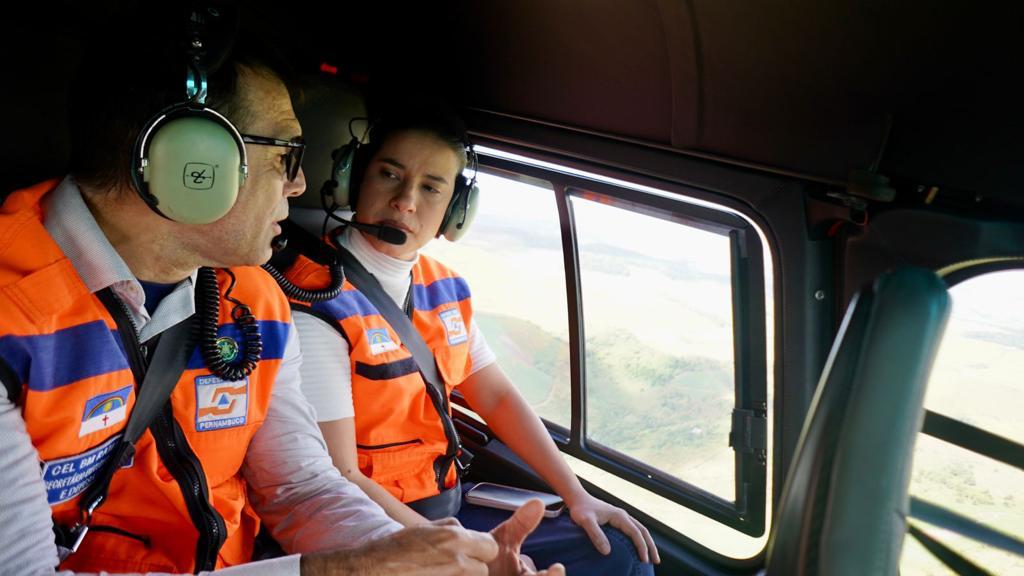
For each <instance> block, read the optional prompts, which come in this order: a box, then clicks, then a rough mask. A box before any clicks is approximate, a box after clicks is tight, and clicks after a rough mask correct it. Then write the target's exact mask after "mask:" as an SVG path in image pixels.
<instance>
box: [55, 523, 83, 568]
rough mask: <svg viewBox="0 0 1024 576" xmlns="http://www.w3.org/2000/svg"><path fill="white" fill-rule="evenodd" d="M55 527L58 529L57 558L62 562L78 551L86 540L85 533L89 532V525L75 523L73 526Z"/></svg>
mask: <svg viewBox="0 0 1024 576" xmlns="http://www.w3.org/2000/svg"><path fill="white" fill-rule="evenodd" d="M54 529H55V530H56V531H58V535H59V537H58V540H60V541H59V542H57V558H59V560H60V561H61V562H64V561H65V560H67V559H68V557H69V556H71V555H72V554H74V553H75V552H78V548H79V547H80V546H81V545H82V541H83V540H85V535H86V534H88V533H89V526H88V525H87V524H80V523H79V524H75V525H74V526H72V527H71V528H64V527H62V526H54Z"/></svg>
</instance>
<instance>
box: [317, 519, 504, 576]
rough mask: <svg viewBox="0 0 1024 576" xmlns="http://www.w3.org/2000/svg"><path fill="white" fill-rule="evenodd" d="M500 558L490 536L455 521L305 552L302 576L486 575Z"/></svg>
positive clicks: (411, 528) (444, 521) (444, 520)
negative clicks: (346, 547)
mask: <svg viewBox="0 0 1024 576" xmlns="http://www.w3.org/2000/svg"><path fill="white" fill-rule="evenodd" d="M497 554H498V544H497V543H496V542H495V540H494V538H493V537H492V536H491V535H490V534H484V533H483V532H476V531H473V530H466V529H465V528H463V527H462V526H461V525H460V524H459V521H458V520H456V519H454V518H445V519H443V520H435V521H434V522H431V523H429V524H420V525H418V526H411V527H409V528H403V529H402V530H399V531H398V532H395V533H393V534H390V535H388V536H385V537H383V538H379V539H377V540H374V541H373V542H370V543H369V544H366V545H364V546H362V547H360V548H356V549H353V550H339V551H335V552H325V553H316V554H303V555H302V558H301V560H300V562H301V568H300V573H301V574H302V576H326V575H330V574H345V575H350V574H351V575H356V574H357V575H360V576H385V575H392V574H402V575H405V576H434V575H439V576H485V575H486V574H487V570H488V562H491V561H492V560H494V559H495V557H496V556H497Z"/></svg>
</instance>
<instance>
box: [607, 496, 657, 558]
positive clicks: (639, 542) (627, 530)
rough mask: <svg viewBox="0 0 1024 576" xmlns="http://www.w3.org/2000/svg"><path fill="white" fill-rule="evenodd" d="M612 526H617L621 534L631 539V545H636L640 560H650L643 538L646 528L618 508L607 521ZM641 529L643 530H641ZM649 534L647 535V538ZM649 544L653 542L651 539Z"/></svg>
mask: <svg viewBox="0 0 1024 576" xmlns="http://www.w3.org/2000/svg"><path fill="white" fill-rule="evenodd" d="M608 523H609V524H611V525H612V526H614V527H616V528H618V529H619V530H621V531H622V533H623V534H625V535H626V536H628V537H629V539H630V540H632V541H633V546H636V551H637V554H638V555H639V556H640V561H641V562H650V561H651V555H650V554H649V553H648V549H647V542H648V540H645V539H644V533H643V532H647V529H646V528H644V527H643V526H641V525H640V523H639V522H637V521H636V520H634V519H633V518H632V517H630V515H629V514H627V513H626V511H625V510H621V509H620V510H618V512H617V513H616V514H615V515H613V516H612V517H611V519H610V520H609V522H608ZM641 529H642V530H643V532H641ZM650 537H651V536H650V534H648V535H647V538H648V539H649V538H650ZM650 542H651V544H652V545H653V544H654V541H653V540H650Z"/></svg>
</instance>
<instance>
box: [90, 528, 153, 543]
mask: <svg viewBox="0 0 1024 576" xmlns="http://www.w3.org/2000/svg"><path fill="white" fill-rule="evenodd" d="M89 531H90V532H106V533H107V534H115V535H117V536H124V537H125V538H131V539H132V540H135V541H137V542H140V543H141V544H142V545H143V546H145V547H146V548H150V547H151V546H152V545H153V544H152V542H150V540H149V537H148V536H143V535H142V534H135V533H133V532H129V531H127V530H122V529H120V528H115V527H114V526H104V525H99V526H97V525H95V524H93V525H92V526H89Z"/></svg>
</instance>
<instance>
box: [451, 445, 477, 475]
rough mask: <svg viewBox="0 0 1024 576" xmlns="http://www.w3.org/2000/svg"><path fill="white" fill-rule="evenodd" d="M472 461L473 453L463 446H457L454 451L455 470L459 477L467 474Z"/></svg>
mask: <svg viewBox="0 0 1024 576" xmlns="http://www.w3.org/2000/svg"><path fill="white" fill-rule="evenodd" d="M472 462H473V453H472V452H470V451H469V450H466V449H465V448H459V451H458V452H456V453H455V470H456V471H457V473H458V476H459V478H465V477H466V474H469V467H470V465H471V464H472Z"/></svg>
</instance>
